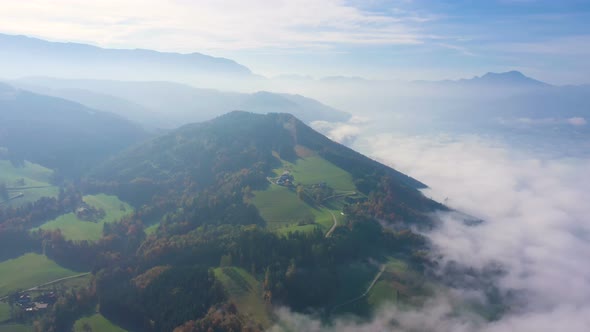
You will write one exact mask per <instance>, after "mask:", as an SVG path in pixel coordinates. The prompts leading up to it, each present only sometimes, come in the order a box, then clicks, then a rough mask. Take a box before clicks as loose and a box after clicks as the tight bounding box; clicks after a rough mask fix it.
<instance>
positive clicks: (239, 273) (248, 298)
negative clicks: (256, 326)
mask: <svg viewBox="0 0 590 332" xmlns="http://www.w3.org/2000/svg"><path fill="white" fill-rule="evenodd" d="M213 272H214V273H215V278H217V280H219V281H220V282H221V284H222V285H223V288H224V289H225V291H226V292H227V295H228V297H229V299H230V300H231V301H233V302H234V303H235V304H236V306H237V308H238V311H239V312H240V313H242V314H244V315H246V316H249V317H251V318H252V319H253V320H254V321H256V322H259V323H261V324H262V325H263V326H265V327H268V326H270V322H271V321H270V317H269V314H268V310H267V306H266V304H265V303H264V300H263V298H262V287H261V285H260V283H259V282H258V281H257V280H256V278H254V276H252V275H251V274H250V273H248V272H246V270H244V269H241V268H237V267H221V268H216V269H214V270H213Z"/></svg>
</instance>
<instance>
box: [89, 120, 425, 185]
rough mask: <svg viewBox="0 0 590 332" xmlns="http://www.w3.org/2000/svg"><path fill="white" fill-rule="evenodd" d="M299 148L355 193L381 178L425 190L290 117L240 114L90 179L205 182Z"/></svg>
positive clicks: (108, 166) (186, 130) (165, 139)
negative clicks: (352, 182) (332, 167)
mask: <svg viewBox="0 0 590 332" xmlns="http://www.w3.org/2000/svg"><path fill="white" fill-rule="evenodd" d="M299 147H304V148H307V149H311V150H312V151H314V152H316V153H318V154H320V155H321V156H322V157H324V158H326V159H327V160H329V161H330V162H332V163H334V164H336V165H337V166H338V167H341V168H343V169H345V170H346V171H348V172H350V173H351V174H353V176H354V177H355V179H356V180H357V185H359V186H360V187H361V188H363V187H364V182H363V181H370V180H369V179H368V177H375V176H377V177H378V176H383V175H387V176H390V177H392V178H394V179H396V181H397V182H398V183H399V184H400V185H403V186H405V187H408V188H413V189H421V188H426V185H424V184H423V183H421V182H420V181H418V180H416V179H413V178H411V177H409V176H407V175H405V174H403V173H400V172H398V171H396V170H394V169H392V168H389V167H387V166H385V165H383V164H380V163H378V162H376V161H374V160H372V159H370V158H367V157H365V156H363V155H362V154H360V153H358V152H356V151H354V150H352V149H350V148H347V147H346V146H344V145H341V144H339V143H336V142H334V141H332V140H330V139H328V138H327V137H325V136H324V135H322V134H320V133H318V132H317V131H315V130H313V129H312V128H310V127H309V126H307V125H306V124H304V123H303V122H301V121H300V120H298V119H297V118H295V117H294V116H292V115H290V114H285V113H269V114H266V115H262V114H254V113H249V112H242V111H234V112H231V113H228V114H225V115H223V116H220V117H218V118H216V119H213V120H211V121H207V122H202V123H195V124H189V125H185V126H183V127H181V128H179V129H177V130H175V131H172V132H170V133H168V134H166V135H163V136H160V137H157V138H155V139H153V140H151V141H149V142H147V143H146V144H143V145H141V146H138V147H136V148H134V149H131V150H128V151H125V152H123V153H122V154H120V155H119V156H117V157H115V158H113V159H112V160H109V161H108V162H106V163H105V164H103V165H101V166H100V167H99V168H97V169H96V170H95V171H94V175H95V176H97V177H99V178H103V179H106V178H116V179H117V180H120V181H130V180H133V179H134V178H140V177H144V178H150V179H153V180H158V181H160V180H170V179H171V178H174V177H179V176H183V177H184V176H190V177H192V178H194V179H197V180H199V181H207V179H210V178H211V176H210V175H212V172H214V171H215V170H216V169H219V170H228V171H236V170H240V169H242V168H249V166H250V165H252V164H256V163H258V162H263V163H265V165H266V166H267V167H272V166H276V165H275V164H276V163H277V162H278V159H277V158H275V156H274V155H273V153H278V156H279V157H280V159H284V160H289V161H291V160H294V159H297V158H299V157H300V156H298V152H297V150H298V148H299ZM273 163H275V164H273ZM266 170H268V168H267V169H266Z"/></svg>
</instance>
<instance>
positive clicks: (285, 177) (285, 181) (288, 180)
mask: <svg viewBox="0 0 590 332" xmlns="http://www.w3.org/2000/svg"><path fill="white" fill-rule="evenodd" d="M294 181H295V178H294V177H293V175H291V173H290V172H289V171H285V172H283V174H281V176H279V178H278V179H277V182H276V183H277V184H278V185H279V186H285V187H291V186H293V185H294Z"/></svg>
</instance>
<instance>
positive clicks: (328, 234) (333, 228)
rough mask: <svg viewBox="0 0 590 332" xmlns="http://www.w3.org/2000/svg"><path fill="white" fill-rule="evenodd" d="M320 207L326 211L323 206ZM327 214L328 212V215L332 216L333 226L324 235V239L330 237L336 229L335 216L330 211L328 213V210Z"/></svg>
mask: <svg viewBox="0 0 590 332" xmlns="http://www.w3.org/2000/svg"><path fill="white" fill-rule="evenodd" d="M322 207H323V208H325V209H326V210H328V208H327V207H325V206H323V205H322ZM328 212H330V214H331V215H332V221H333V222H334V224H333V225H332V227H331V228H330V230H329V231H328V233H326V238H328V237H330V236H332V233H333V232H334V230H335V229H336V226H338V219H336V216H335V215H334V213H332V211H330V210H328Z"/></svg>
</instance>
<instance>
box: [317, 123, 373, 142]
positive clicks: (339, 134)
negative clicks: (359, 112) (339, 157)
mask: <svg viewBox="0 0 590 332" xmlns="http://www.w3.org/2000/svg"><path fill="white" fill-rule="evenodd" d="M366 121H367V120H366V119H365V118H362V117H358V116H354V117H352V118H351V119H350V120H349V121H348V122H346V123H344V122H336V123H334V122H328V121H314V122H312V123H311V126H312V127H313V128H314V129H315V130H317V131H319V132H321V133H323V134H324V135H326V136H328V137H329V138H330V139H332V140H334V141H336V142H338V143H342V144H351V143H352V142H354V140H355V138H356V136H357V135H358V134H360V133H361V126H362V125H363V124H364V123H365V122H366Z"/></svg>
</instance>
